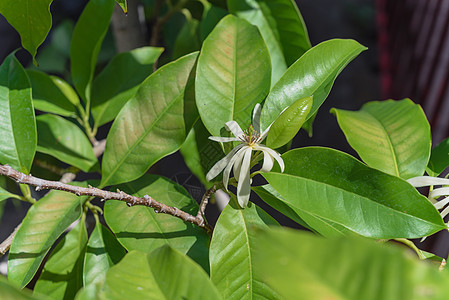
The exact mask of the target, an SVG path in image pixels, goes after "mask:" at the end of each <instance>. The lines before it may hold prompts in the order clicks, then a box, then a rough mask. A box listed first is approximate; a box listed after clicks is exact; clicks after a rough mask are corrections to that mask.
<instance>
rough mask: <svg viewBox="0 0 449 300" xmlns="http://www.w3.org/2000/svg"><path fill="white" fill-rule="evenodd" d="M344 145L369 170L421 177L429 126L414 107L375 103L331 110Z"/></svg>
mask: <svg viewBox="0 0 449 300" xmlns="http://www.w3.org/2000/svg"><path fill="white" fill-rule="evenodd" d="M332 112H333V113H334V114H335V115H336V116H337V120H338V124H339V125H340V128H341V129H342V130H343V133H344V134H345V136H346V139H347V140H348V143H349V144H350V145H351V147H352V148H354V149H355V150H356V151H357V153H358V154H359V155H360V157H361V158H362V160H363V161H364V162H365V163H366V164H367V165H368V166H370V167H373V168H376V169H378V170H381V171H383V172H385V173H388V174H391V175H395V176H398V177H401V178H404V179H409V178H411V177H416V176H421V175H423V174H424V171H425V169H426V166H427V162H428V161H429V157H430V145H431V136H430V126H429V123H428V122H427V118H426V116H425V114H424V112H423V110H422V109H421V107H420V106H419V105H417V104H414V103H413V102H412V101H411V100H410V99H405V100H402V101H394V100H388V101H380V102H379V101H375V102H370V103H367V104H365V105H363V107H362V109H361V110H359V111H347V110H341V109H332Z"/></svg>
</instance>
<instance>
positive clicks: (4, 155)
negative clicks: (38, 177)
mask: <svg viewBox="0 0 449 300" xmlns="http://www.w3.org/2000/svg"><path fill="white" fill-rule="evenodd" d="M0 136H1V139H2V142H1V144H0V163H2V164H9V165H10V166H11V167H13V168H14V169H16V170H18V171H21V172H23V173H26V174H28V173H29V171H30V169H31V164H32V162H33V158H34V154H35V153H36V142H37V138H36V120H35V117H34V109H33V102H32V100H31V85H30V82H29V80H28V76H27V74H26V72H25V70H24V69H23V67H22V65H21V64H20V63H19V61H18V60H17V59H16V57H15V56H14V53H12V54H10V55H9V56H8V57H7V58H5V60H4V61H3V63H2V65H1V66H0Z"/></svg>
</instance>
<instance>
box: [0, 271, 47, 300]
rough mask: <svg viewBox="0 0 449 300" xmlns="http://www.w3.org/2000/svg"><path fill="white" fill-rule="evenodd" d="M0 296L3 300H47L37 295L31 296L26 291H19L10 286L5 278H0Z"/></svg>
mask: <svg viewBox="0 0 449 300" xmlns="http://www.w3.org/2000/svg"><path fill="white" fill-rule="evenodd" d="M0 295H2V299H3V300H38V299H47V298H44V297H39V296H38V295H31V292H30V291H28V290H20V289H19V288H18V287H16V286H14V285H13V284H11V283H10V282H9V281H8V280H7V279H6V278H5V277H3V276H0Z"/></svg>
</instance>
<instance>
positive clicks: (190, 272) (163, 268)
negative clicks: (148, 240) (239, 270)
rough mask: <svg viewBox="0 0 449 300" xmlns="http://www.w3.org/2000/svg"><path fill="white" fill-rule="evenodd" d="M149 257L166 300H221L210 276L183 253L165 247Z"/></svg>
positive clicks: (155, 277)
mask: <svg viewBox="0 0 449 300" xmlns="http://www.w3.org/2000/svg"><path fill="white" fill-rule="evenodd" d="M147 257H148V263H149V265H150V268H151V272H152V273H153V275H154V279H155V280H156V282H157V284H158V285H159V288H160V290H161V291H162V293H163V294H164V295H165V298H166V299H221V297H220V294H219V293H218V291H217V288H216V287H215V286H214V285H213V284H212V282H211V280H210V279H209V275H208V274H207V273H206V272H205V271H204V270H203V269H202V268H201V267H200V266H199V265H198V264H196V263H195V262H194V261H192V260H191V259H190V258H189V257H187V256H185V255H183V254H182V253H181V252H179V251H177V250H174V249H172V248H171V247H170V246H168V245H165V246H162V247H160V248H158V249H156V250H154V251H153V252H151V253H150V254H148V255H147ZM198 283H200V284H201V288H199V285H198Z"/></svg>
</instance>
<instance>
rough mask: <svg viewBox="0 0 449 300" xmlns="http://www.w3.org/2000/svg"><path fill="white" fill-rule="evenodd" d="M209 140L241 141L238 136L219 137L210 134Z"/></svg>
mask: <svg viewBox="0 0 449 300" xmlns="http://www.w3.org/2000/svg"><path fill="white" fill-rule="evenodd" d="M209 140H212V141H215V142H224V143H227V142H241V140H240V139H239V138H236V137H221V136H210V137H209Z"/></svg>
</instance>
